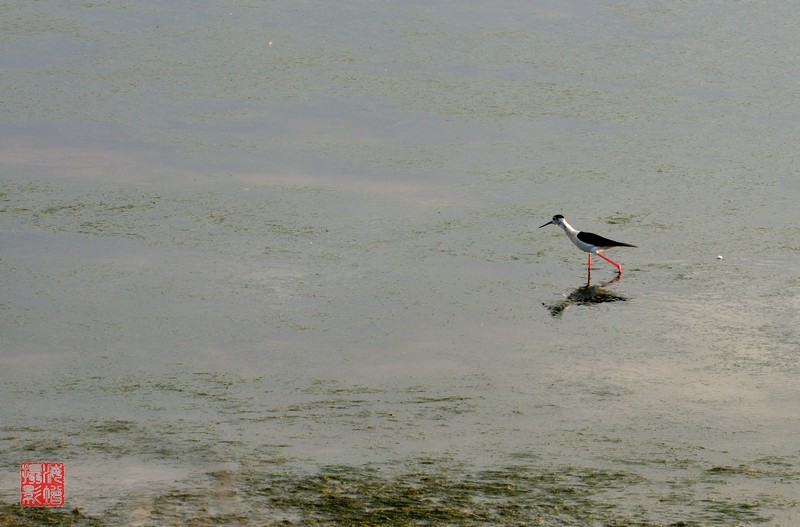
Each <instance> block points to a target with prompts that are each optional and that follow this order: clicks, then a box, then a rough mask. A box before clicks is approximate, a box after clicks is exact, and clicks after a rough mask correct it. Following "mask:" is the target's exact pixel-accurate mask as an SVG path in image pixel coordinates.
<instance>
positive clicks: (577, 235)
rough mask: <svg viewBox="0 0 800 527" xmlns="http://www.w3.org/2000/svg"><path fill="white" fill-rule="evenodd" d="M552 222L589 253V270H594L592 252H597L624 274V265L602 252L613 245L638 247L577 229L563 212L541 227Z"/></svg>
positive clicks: (582, 249) (579, 247)
mask: <svg viewBox="0 0 800 527" xmlns="http://www.w3.org/2000/svg"><path fill="white" fill-rule="evenodd" d="M551 224H552V225H558V226H559V227H561V228H562V229H564V232H566V233H567V236H569V239H570V240H572V243H574V244H575V245H576V246H577V247H578V249H580V250H581V251H584V252H586V253H588V256H589V261H588V263H587V268H588V270H589V272H591V271H592V254H596V255H597V256H599V257H600V258H602V259H603V260H605V261H607V262H608V263H610V264H612V265H614V267H616V268H617V272H618V273H619V274H622V266H621V265H620V264H618V263H617V262H615V261H614V260H612V259H611V258H607V257H605V256H603V255H602V254H601V252H602V251H605V250H606V249H611V248H612V247H636V246H635V245H631V244H630V243H622V242H615V241H614V240H609V239H608V238H603V237H602V236H600V235H599V234H594V233H591V232H584V231H578V230H575V229H573V228H572V225H570V224H569V223H567V220H565V219H564V216H562V215H561V214H556V215H555V216H553V219H552V220H550V221H548V222H547V223H545V224H544V225H542V226H541V227H539V228H540V229H541V228H542V227H547V226H548V225H551Z"/></svg>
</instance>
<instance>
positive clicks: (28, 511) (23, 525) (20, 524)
mask: <svg viewBox="0 0 800 527" xmlns="http://www.w3.org/2000/svg"><path fill="white" fill-rule="evenodd" d="M101 525H105V524H104V523H102V522H101V521H99V520H98V519H96V518H92V517H87V516H84V515H83V513H81V512H80V510H78V508H77V507H76V508H74V509H72V511H66V510H64V509H60V508H48V507H22V506H20V505H19V504H13V505H2V506H0V527H34V526H35V527H62V526H64V527H65V526H70V527H73V526H74V527H100V526H101Z"/></svg>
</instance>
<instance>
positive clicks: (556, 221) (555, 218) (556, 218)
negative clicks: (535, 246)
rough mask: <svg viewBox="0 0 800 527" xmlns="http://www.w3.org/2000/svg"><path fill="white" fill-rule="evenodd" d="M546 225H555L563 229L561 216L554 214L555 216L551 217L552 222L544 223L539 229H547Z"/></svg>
mask: <svg viewBox="0 0 800 527" xmlns="http://www.w3.org/2000/svg"><path fill="white" fill-rule="evenodd" d="M548 225H557V226H559V227H563V225H564V216H562V215H561V214H556V215H555V216H553V219H552V220H550V221H548V222H547V223H545V224H544V225H542V226H541V227H539V228H540V229H541V228H542V227H547V226H548Z"/></svg>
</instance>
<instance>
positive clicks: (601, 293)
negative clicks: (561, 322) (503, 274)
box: [544, 270, 627, 317]
mask: <svg viewBox="0 0 800 527" xmlns="http://www.w3.org/2000/svg"><path fill="white" fill-rule="evenodd" d="M621 278H622V275H617V276H615V277H614V278H612V279H611V280H608V281H606V282H601V283H599V284H597V285H592V272H591V270H589V272H588V273H587V276H586V285H585V286H581V287H579V288H577V289H575V290H573V291H572V292H571V293H570V294H569V295H564V297H565V298H564V300H562V301H560V302H556V303H555V304H551V305H547V304H544V306H545V307H546V308H547V309H548V310H549V311H550V314H551V315H553V316H554V317H558V316H561V314H562V313H563V312H564V311H566V310H567V309H568V308H569V307H570V306H571V305H573V304H578V305H582V306H585V305H590V304H603V303H605V302H624V301H625V300H627V298H626V297H624V296H622V295H618V294H616V293H613V292H611V291H609V290H608V289H606V288H607V287H608V286H610V285H611V284H614V283H616V282H619V280H620V279H621Z"/></svg>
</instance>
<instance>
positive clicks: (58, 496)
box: [19, 463, 64, 507]
mask: <svg viewBox="0 0 800 527" xmlns="http://www.w3.org/2000/svg"><path fill="white" fill-rule="evenodd" d="M19 492H20V498H19V504H20V505H22V506H23V507H61V506H62V505H64V463H22V464H21V465H20V466H19Z"/></svg>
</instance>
